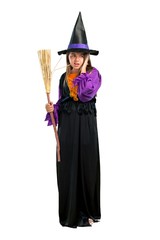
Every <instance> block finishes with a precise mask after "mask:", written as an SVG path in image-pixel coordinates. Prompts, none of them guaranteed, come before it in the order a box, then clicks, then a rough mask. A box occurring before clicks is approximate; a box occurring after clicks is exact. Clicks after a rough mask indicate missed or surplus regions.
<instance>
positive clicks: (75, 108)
mask: <svg viewBox="0 0 160 240" xmlns="http://www.w3.org/2000/svg"><path fill="white" fill-rule="evenodd" d="M74 30H75V31H73V34H72V38H71V41H70V45H69V47H68V50H63V51H61V52H59V54H62V53H63V54H65V53H66V62H67V68H66V72H65V73H64V74H62V76H61V78H60V82H59V100H58V102H57V104H55V105H54V106H53V104H52V103H51V104H46V110H47V112H48V113H47V116H46V119H45V120H48V125H51V119H50V112H54V117H55V120H56V123H57V124H58V135H59V140H60V155H61V161H60V162H59V161H57V183H58V191H59V221H60V224H61V225H62V226H68V227H73V228H74V227H77V226H92V224H93V222H97V221H99V219H100V218H101V210H100V159H99V144H98V132H97V119H96V94H97V91H98V89H99V88H100V86H101V75H100V73H99V71H98V70H97V69H96V68H94V67H92V65H91V60H90V54H94V55H97V54H98V51H96V50H89V48H88V45H87V44H86V42H87V41H86V35H84V26H83V23H82V19H81V14H79V17H78V20H77V22H76V25H75V28H74ZM81 30H83V32H82V31H81ZM78 31H79V32H78ZM77 33H78V35H76V34H77ZM77 39H78V40H77ZM82 39H84V43H83V44H82V43H81V41H82ZM72 41H73V43H72ZM78 41H79V42H80V44H79V43H77V42H78Z"/></svg>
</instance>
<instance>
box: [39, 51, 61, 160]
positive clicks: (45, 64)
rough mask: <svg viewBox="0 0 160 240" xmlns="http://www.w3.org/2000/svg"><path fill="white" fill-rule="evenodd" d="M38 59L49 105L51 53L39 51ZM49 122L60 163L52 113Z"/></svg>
mask: <svg viewBox="0 0 160 240" xmlns="http://www.w3.org/2000/svg"><path fill="white" fill-rule="evenodd" d="M38 58H39V61H40V65H41V70H42V76H43V80H44V85H45V90H46V95H47V101H48V103H49V104H50V103H51V101H50V90H51V78H52V72H51V51H50V50H39V51H38ZM50 116H51V121H52V124H53V129H54V133H55V138H56V142H57V157H58V161H60V142H59V137H58V133H57V129H56V124H55V119H54V115H53V112H51V113H50Z"/></svg>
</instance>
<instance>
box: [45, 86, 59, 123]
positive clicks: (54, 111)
mask: <svg viewBox="0 0 160 240" xmlns="http://www.w3.org/2000/svg"><path fill="white" fill-rule="evenodd" d="M58 98H59V99H58V101H57V103H56V104H53V115H54V119H55V123H56V126H57V124H58V111H59V101H60V99H61V91H60V88H59V96H58ZM46 110H47V107H46ZM45 121H48V124H47V125H48V126H51V125H52V120H51V116H50V111H49V112H47V114H46V117H45Z"/></svg>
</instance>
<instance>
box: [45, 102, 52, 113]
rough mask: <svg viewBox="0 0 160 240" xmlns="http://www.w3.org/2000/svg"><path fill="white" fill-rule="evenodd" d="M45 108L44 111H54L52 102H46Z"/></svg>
mask: <svg viewBox="0 0 160 240" xmlns="http://www.w3.org/2000/svg"><path fill="white" fill-rule="evenodd" d="M45 108H46V111H47V112H48V113H50V112H54V106H53V103H52V102H50V103H47V104H46V105H45Z"/></svg>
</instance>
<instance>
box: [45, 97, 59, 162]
mask: <svg viewBox="0 0 160 240" xmlns="http://www.w3.org/2000/svg"><path fill="white" fill-rule="evenodd" d="M46 94H47V100H48V103H49V104H50V103H51V101H50V95H49V93H46ZM50 116H51V121H52V124H53V129H54V133H55V138H56V142H57V156H58V162H60V160H61V158H60V142H59V137H58V133H57V129H56V123H55V119H54V115H53V112H51V113H50Z"/></svg>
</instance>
